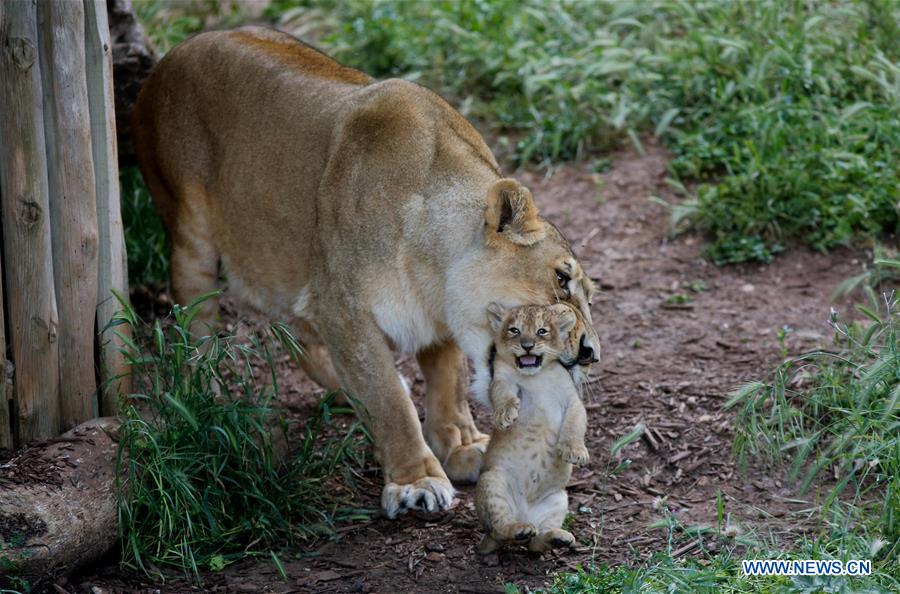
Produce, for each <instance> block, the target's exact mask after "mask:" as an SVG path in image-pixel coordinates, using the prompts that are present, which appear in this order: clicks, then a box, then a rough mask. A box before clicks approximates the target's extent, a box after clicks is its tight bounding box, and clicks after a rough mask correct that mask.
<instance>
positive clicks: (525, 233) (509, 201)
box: [484, 179, 546, 246]
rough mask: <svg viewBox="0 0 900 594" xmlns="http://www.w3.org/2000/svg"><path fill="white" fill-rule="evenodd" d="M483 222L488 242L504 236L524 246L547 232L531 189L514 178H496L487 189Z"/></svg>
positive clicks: (499, 239)
mask: <svg viewBox="0 0 900 594" xmlns="http://www.w3.org/2000/svg"><path fill="white" fill-rule="evenodd" d="M484 224H485V234H486V237H487V241H488V243H492V242H495V241H501V240H502V239H506V240H507V241H511V242H513V243H515V244H517V245H525V246H527V245H532V244H534V243H537V242H538V241H540V240H542V239H543V238H544V235H545V234H546V227H545V225H546V224H545V223H544V222H542V221H541V220H540V219H538V211H537V207H536V206H535V205H534V198H533V197H532V195H531V192H530V191H529V190H528V188H526V187H525V186H523V185H522V184H520V183H519V182H517V181H516V180H514V179H501V180H497V181H496V182H494V185H492V186H491V189H490V190H488V194H487V207H486V208H485V210H484Z"/></svg>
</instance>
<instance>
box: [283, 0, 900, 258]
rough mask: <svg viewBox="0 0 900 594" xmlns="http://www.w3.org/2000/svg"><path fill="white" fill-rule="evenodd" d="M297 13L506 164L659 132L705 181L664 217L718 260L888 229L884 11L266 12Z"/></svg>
mask: <svg viewBox="0 0 900 594" xmlns="http://www.w3.org/2000/svg"><path fill="white" fill-rule="evenodd" d="M307 4H311V5H314V6H315V7H316V10H317V11H318V13H323V14H324V15H325V17H323V18H321V19H320V20H321V29H322V30H320V31H316V30H315V28H314V27H311V26H310V24H309V23H308V22H304V31H305V32H307V33H308V34H310V35H313V36H315V37H321V34H322V31H325V32H326V33H327V32H329V31H330V34H327V35H325V36H324V38H323V40H322V43H321V44H322V45H323V46H324V48H325V49H326V50H328V51H330V52H332V53H334V54H335V55H336V56H337V57H338V58H339V59H341V60H342V61H344V62H346V63H348V64H350V65H353V66H356V67H359V68H361V69H363V70H365V71H367V72H369V73H371V74H374V75H376V76H381V77H385V76H403V77H406V78H410V79H413V80H419V81H421V82H423V83H424V84H426V85H428V86H431V87H433V88H435V89H436V90H438V91H439V92H442V93H443V94H445V95H446V96H447V97H449V98H450V99H451V101H452V102H453V103H455V104H456V105H458V106H460V107H461V108H462V110H463V112H464V113H465V114H467V115H469V116H471V117H473V118H474V119H475V120H477V121H479V122H481V124H482V127H483V128H487V129H492V131H493V132H494V133H495V134H499V138H498V141H497V142H496V143H495V147H494V148H495V149H496V150H498V152H501V153H503V152H508V153H509V154H510V155H511V156H512V157H513V158H514V159H515V161H516V162H519V163H524V162H529V161H536V162H541V163H549V162H551V161H558V160H568V159H573V158H578V157H581V156H586V155H587V154H588V153H591V152H594V151H598V150H601V151H602V150H606V149H608V148H609V147H611V146H614V145H616V144H617V143H619V142H620V141H621V140H622V139H625V138H628V139H630V140H631V142H632V143H634V144H635V145H637V146H639V145H640V141H639V140H638V135H639V134H641V133H651V134H656V135H657V136H659V137H661V138H663V139H664V140H665V142H666V144H667V145H668V146H669V147H670V148H671V149H672V151H673V152H674V161H673V163H672V173H673V176H674V177H676V178H677V179H678V180H681V181H682V182H693V181H699V182H701V183H700V185H699V186H698V187H697V188H696V190H695V191H694V192H693V194H692V196H690V199H689V200H688V201H687V202H686V203H685V204H684V205H682V207H680V208H678V209H676V210H675V213H674V219H675V220H674V222H675V223H678V224H683V223H690V224H691V225H693V226H694V227H695V228H698V229H701V230H703V231H705V232H706V233H707V234H708V235H709V237H710V238H711V239H712V240H713V241H712V246H711V248H710V251H709V253H710V255H711V257H712V258H713V259H714V260H715V261H716V262H719V263H730V262H741V261H746V260H760V261H768V260H770V259H771V258H772V256H773V254H775V253H777V252H778V251H780V250H781V249H782V247H783V245H784V244H785V243H786V242H793V241H800V242H803V243H807V244H809V245H812V246H814V247H816V248H822V249H824V248H829V247H832V246H835V245H839V244H844V243H847V242H849V241H851V240H853V239H857V238H863V237H873V236H877V235H879V234H881V233H885V232H890V231H897V230H898V224H900V223H898V221H900V218H898V206H897V200H896V197H897V192H898V187H900V173H898V168H897V163H898V161H900V118H897V112H898V110H900V67H898V65H897V61H898V58H900V41H898V40H900V27H898V25H897V23H898V22H900V4H898V3H896V2H893V1H892V0H869V1H855V2H854V1H844V2H826V1H812V2H797V1H794V2H791V1H782V0H770V1H765V0H760V1H755V2H721V1H718V0H715V1H706V2H679V1H674V0H673V1H664V2H644V1H638V0H635V1H620V0H616V1H613V0H608V1H592V2H566V1H563V0H550V1H537V0H531V1H524V2H520V1H519V0H498V1H493V2H482V1H475V0H470V1H464V2H450V1H441V2H405V1H402V0H386V1H379V2H373V1H371V0H345V1H336V0H331V1H326V2H304V1H302V0H301V1H291V0H278V1H277V2H276V3H274V4H273V6H272V7H271V8H270V11H269V15H270V16H271V17H272V18H273V19H276V20H277V19H278V17H279V15H280V14H282V13H283V12H284V11H286V10H288V9H289V8H290V7H295V6H298V5H300V6H302V5H307ZM293 14H294V13H293V12H292V13H291V15H293Z"/></svg>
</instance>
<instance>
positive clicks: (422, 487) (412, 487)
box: [381, 476, 456, 519]
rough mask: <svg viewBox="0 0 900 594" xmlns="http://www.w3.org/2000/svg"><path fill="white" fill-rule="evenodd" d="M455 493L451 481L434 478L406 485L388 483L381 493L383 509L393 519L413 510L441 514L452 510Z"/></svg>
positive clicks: (422, 479)
mask: <svg viewBox="0 0 900 594" xmlns="http://www.w3.org/2000/svg"><path fill="white" fill-rule="evenodd" d="M455 493H456V492H455V491H454V489H453V485H451V484H450V481H448V480H446V479H442V478H437V477H433V476H427V477H425V478H421V479H419V480H417V481H416V482H414V483H410V484H406V485H402V484H398V483H388V484H386V485H385V486H384V489H383V490H382V491H381V509H382V510H384V513H385V515H386V516H387V517H389V518H391V519H394V518H396V517H397V516H398V515H400V514H405V513H406V512H407V511H409V510H411V509H414V510H420V511H425V512H441V511H445V510H447V509H449V508H450V504H451V503H453V495H454V494H455Z"/></svg>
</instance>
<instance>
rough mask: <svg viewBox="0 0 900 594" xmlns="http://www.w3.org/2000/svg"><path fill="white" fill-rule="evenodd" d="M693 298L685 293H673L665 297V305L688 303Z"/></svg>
mask: <svg viewBox="0 0 900 594" xmlns="http://www.w3.org/2000/svg"><path fill="white" fill-rule="evenodd" d="M692 301H693V299H692V298H691V296H690V295H688V294H686V293H673V294H672V295H669V296H668V297H666V301H665V303H666V305H688V304H689V303H691V302H692Z"/></svg>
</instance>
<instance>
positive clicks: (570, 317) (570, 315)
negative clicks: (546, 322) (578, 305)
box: [553, 304, 578, 334]
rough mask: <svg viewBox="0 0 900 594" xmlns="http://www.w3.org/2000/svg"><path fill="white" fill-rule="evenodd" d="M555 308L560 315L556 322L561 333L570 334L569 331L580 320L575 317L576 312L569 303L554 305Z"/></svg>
mask: <svg viewBox="0 0 900 594" xmlns="http://www.w3.org/2000/svg"><path fill="white" fill-rule="evenodd" d="M553 309H554V310H555V311H556V313H557V315H559V318H558V321H557V323H556V326H557V328H558V329H559V333H560V334H568V333H569V331H570V330H572V328H574V327H575V324H576V322H578V318H576V317H575V312H574V311H572V308H571V307H569V306H568V305H562V304H558V305H554V306H553Z"/></svg>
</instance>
